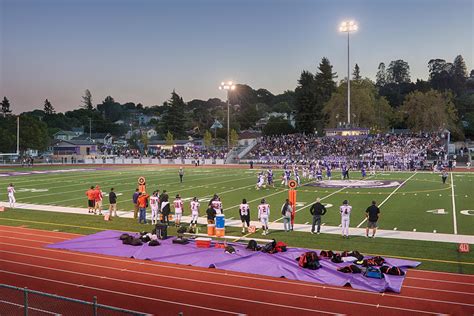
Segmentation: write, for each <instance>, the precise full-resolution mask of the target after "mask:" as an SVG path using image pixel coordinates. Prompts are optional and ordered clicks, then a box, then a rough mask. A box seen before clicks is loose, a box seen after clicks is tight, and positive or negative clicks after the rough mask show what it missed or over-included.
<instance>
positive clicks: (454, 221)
mask: <svg viewBox="0 0 474 316" xmlns="http://www.w3.org/2000/svg"><path fill="white" fill-rule="evenodd" d="M451 196H452V198H453V225H454V234H455V235H457V234H458V223H457V220H456V202H455V201H454V179H453V173H452V172H451Z"/></svg>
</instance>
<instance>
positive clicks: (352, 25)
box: [339, 20, 358, 127]
mask: <svg viewBox="0 0 474 316" xmlns="http://www.w3.org/2000/svg"><path fill="white" fill-rule="evenodd" d="M357 29H358V26H357V24H356V22H355V21H352V20H351V21H344V22H342V23H341V26H340V27H339V32H345V33H347V125H348V127H349V126H350V125H351V66H350V60H349V34H350V33H351V32H355V31H357Z"/></svg>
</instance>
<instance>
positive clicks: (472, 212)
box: [461, 210, 474, 216]
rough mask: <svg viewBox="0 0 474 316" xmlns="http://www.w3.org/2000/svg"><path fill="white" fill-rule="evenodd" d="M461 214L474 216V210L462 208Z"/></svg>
mask: <svg viewBox="0 0 474 316" xmlns="http://www.w3.org/2000/svg"><path fill="white" fill-rule="evenodd" d="M461 214H462V215H469V216H474V210H462V211H461Z"/></svg>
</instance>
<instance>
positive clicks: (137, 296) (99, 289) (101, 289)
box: [0, 270, 240, 315]
mask: <svg viewBox="0 0 474 316" xmlns="http://www.w3.org/2000/svg"><path fill="white" fill-rule="evenodd" d="M1 272H3V273H7V274H13V275H19V276H23V277H28V278H33V279H38V280H43V281H46V282H54V283H59V284H66V285H70V286H74V287H80V288H85V289H90V290H94V291H103V292H108V293H113V294H119V295H125V296H132V297H136V298H141V299H145V300H151V301H158V302H163V303H169V304H175V305H181V306H187V307H192V308H199V309H205V310H210V311H213V312H220V313H226V314H232V315H240V313H236V312H230V311H226V310H221V309H215V308H210V307H204V306H199V305H192V304H186V303H181V302H175V301H169V300H162V299H159V298H151V297H146V296H142V295H135V294H130V293H124V292H117V291H112V290H107V289H103V288H98V287H92V286H87V285H83V284H80V285H78V284H76V283H69V282H64V281H58V280H52V279H47V278H41V277H37V276H31V275H29V274H23V273H16V272H10V271H5V270H0V273H1ZM101 278H102V277H101Z"/></svg>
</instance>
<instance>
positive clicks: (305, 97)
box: [295, 70, 316, 133]
mask: <svg viewBox="0 0 474 316" xmlns="http://www.w3.org/2000/svg"><path fill="white" fill-rule="evenodd" d="M313 88H314V75H313V74H312V73H311V72H309V71H306V70H305V71H303V72H302V73H301V76H300V79H299V80H298V87H296V90H295V93H296V128H297V130H298V131H299V132H303V133H313V132H314V128H315V122H314V115H315V113H316V102H315V96H314V91H313Z"/></svg>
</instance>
